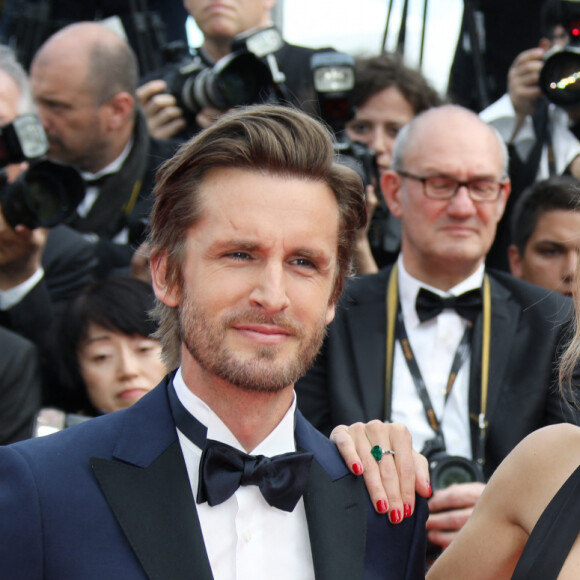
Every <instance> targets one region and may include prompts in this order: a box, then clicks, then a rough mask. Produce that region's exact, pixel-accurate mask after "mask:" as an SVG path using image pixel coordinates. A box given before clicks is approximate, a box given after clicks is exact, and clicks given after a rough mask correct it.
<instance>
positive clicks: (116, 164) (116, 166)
mask: <svg viewBox="0 0 580 580" xmlns="http://www.w3.org/2000/svg"><path fill="white" fill-rule="evenodd" d="M132 147H133V137H131V139H129V141H128V142H127V145H125V148H124V149H123V151H122V152H121V155H119V157H117V159H115V160H114V161H111V163H109V165H107V166H106V167H103V169H101V170H100V171H97V172H96V173H89V172H88V171H81V176H82V178H83V179H84V180H85V181H94V180H95V179H99V177H103V175H109V174H110V173H117V172H118V171H119V170H120V169H121V167H122V166H123V163H125V159H127V157H128V156H129V153H130V152H131V148H132Z"/></svg>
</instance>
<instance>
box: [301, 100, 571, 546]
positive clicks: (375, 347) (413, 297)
mask: <svg viewBox="0 0 580 580" xmlns="http://www.w3.org/2000/svg"><path fill="white" fill-rule="evenodd" d="M382 191H383V193H384V196H385V200H386V202H387V204H388V206H389V209H390V211H391V212H392V213H393V215H395V216H397V217H400V218H401V219H402V249H401V253H400V255H399V258H398V262H397V264H396V267H393V268H388V269H385V270H382V271H380V272H379V273H378V274H373V275H369V276H363V277H360V278H357V279H355V280H353V281H352V282H351V283H349V284H348V286H347V289H346V291H345V294H344V295H343V298H342V299H341V304H340V305H339V307H338V313H337V317H336V319H335V321H334V322H333V323H332V324H331V325H330V327H329V333H328V338H327V339H326V341H325V343H324V345H323V347H322V350H321V353H320V355H319V357H318V359H317V361H316V363H315V365H314V366H313V367H312V368H311V369H310V370H309V372H308V373H307V374H306V376H305V377H304V378H303V379H301V380H300V381H299V382H298V383H297V386H296V389H297V394H298V403H299V407H300V409H301V411H302V412H303V413H304V414H305V416H306V417H307V418H308V419H309V420H310V421H311V422H312V423H313V424H314V425H315V426H316V427H318V428H319V429H321V430H322V431H323V432H329V431H330V429H332V427H334V426H335V425H337V424H339V423H346V424H350V423H353V422H355V421H369V420H371V419H380V420H383V421H389V420H395V421H401V422H403V423H404V424H405V425H406V426H407V427H408V428H409V429H410V431H411V434H412V436H413V444H414V446H415V449H416V450H418V451H420V450H423V448H424V447H425V446H426V445H428V447H431V448H432V446H433V445H434V444H435V443H437V444H438V445H439V446H440V447H441V446H444V447H443V448H444V449H446V451H447V453H449V454H450V455H454V456H461V457H464V458H468V459H470V460H476V461H477V462H478V463H479V464H480V465H481V466H482V467H483V472H484V475H485V477H489V475H490V474H491V473H492V472H493V470H494V469H495V468H496V467H497V465H498V464H499V463H500V461H501V460H502V459H503V458H504V457H505V456H506V455H507V454H508V452H509V451H510V450H511V449H512V448H513V447H514V446H515V445H516V444H517V443H518V442H519V441H520V440H521V439H522V438H523V437H524V436H525V435H527V434H528V433H530V432H531V431H533V430H535V429H537V428H539V427H541V426H543V425H546V424H549V423H556V422H561V421H568V420H573V419H574V418H573V416H572V414H571V413H570V412H568V410H567V409H566V405H565V404H564V403H563V402H562V400H561V398H560V397H559V394H558V392H557V387H556V361H557V358H558V353H559V348H560V345H561V342H562V339H563V338H564V336H565V335H566V331H567V329H568V324H569V322H570V320H571V317H572V304H571V301H570V300H569V299H568V298H567V297H564V296H561V295H559V294H555V293H553V292H549V291H547V290H546V289H540V288H539V287H537V286H534V285H531V284H528V283H525V282H522V281H520V280H517V279H515V278H513V277H511V276H509V275H507V274H503V273H494V272H492V271H489V272H487V271H486V270H485V267H484V259H485V256H486V253H487V251H488V249H489V247H490V246H491V243H492V241H493V238H494V234H495V231H496V226H497V223H498V221H499V219H500V218H501V216H502V213H503V210H504V208H505V204H506V201H507V198H508V195H509V193H510V182H509V179H507V155H506V151H505V146H504V145H503V143H502V142H501V140H500V139H499V138H498V136H497V135H496V133H495V132H494V131H493V130H492V129H491V128H489V127H488V126H487V125H486V124H485V123H483V121H481V120H480V119H478V117H477V116H476V115H475V114H473V113H471V112H470V111H468V110H466V109H462V108H460V107H457V106H451V105H448V106H443V107H438V108H435V109H431V110H430V111H427V112H425V113H423V114H421V115H419V116H418V117H416V118H415V119H414V120H413V121H411V122H410V123H409V125H407V126H406V127H405V128H404V129H403V130H402V131H401V132H400V133H399V136H398V137H397V142H396V145H395V151H394V155H393V165H392V170H390V171H388V172H386V173H385V174H384V175H383V177H382ZM464 293H467V296H465V297H464V298H462V299H461V300H460V302H462V304H459V305H458V306H457V307H456V308H457V309H455V308H453V305H451V304H449V303H441V300H440V297H442V298H447V297H449V296H459V295H461V294H464ZM433 294H435V296H433ZM437 302H439V305H437ZM488 349H489V350H488ZM428 442H429V443H428ZM482 479H483V478H482ZM434 489H435V485H434ZM483 489H484V484H483V483H479V482H477V481H475V482H470V483H462V484H460V485H457V486H453V487H449V488H447V489H440V490H436V491H435V493H434V495H433V497H432V498H431V500H430V509H431V516H430V518H429V522H428V529H429V539H430V540H431V541H432V542H434V543H436V544H438V545H440V546H443V547H444V546H446V545H448V543H449V542H450V541H451V540H452V538H453V537H454V536H455V533H456V531H457V530H458V529H459V528H460V527H461V526H462V525H463V523H464V522H465V520H466V519H467V517H468V515H469V513H470V512H471V508H472V506H473V505H474V503H475V501H476V500H477V498H478V497H479V495H480V494H481V492H482V491H483Z"/></svg>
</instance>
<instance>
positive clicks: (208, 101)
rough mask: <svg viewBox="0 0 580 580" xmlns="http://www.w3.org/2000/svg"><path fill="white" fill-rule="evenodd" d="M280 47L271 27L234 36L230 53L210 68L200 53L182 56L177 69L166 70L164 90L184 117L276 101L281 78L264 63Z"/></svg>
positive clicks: (275, 31) (274, 30)
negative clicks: (173, 98)
mask: <svg viewBox="0 0 580 580" xmlns="http://www.w3.org/2000/svg"><path fill="white" fill-rule="evenodd" d="M282 45H283V40H282V36H281V35H280V32H279V31H278V30H277V29H276V28H275V27H273V26H269V27H266V28H261V29H258V30H254V31H251V32H249V33H243V34H240V35H238V36H236V37H235V38H234V39H233V41H232V52H231V53H230V54H227V55H226V56H224V57H223V58H221V59H220V60H218V61H217V62H216V63H215V64H214V65H213V66H209V65H208V64H207V63H206V62H205V61H204V60H203V59H202V58H201V56H200V55H199V54H197V55H195V56H194V57H193V59H192V58H191V57H190V56H189V55H187V56H185V57H184V56H182V57H181V61H180V62H178V63H177V66H175V64H174V65H172V66H168V67H167V68H166V74H165V76H164V80H165V82H166V83H167V91H168V92H169V93H171V94H172V95H173V96H174V97H175V99H176V100H177V104H178V106H179V107H180V108H181V109H183V110H184V111H185V112H186V114H189V115H195V114H197V113H198V112H199V111H200V110H201V109H203V108H205V107H212V108H214V109H218V110H221V111H226V110H227V109H230V108H232V107H236V106H242V105H251V104H254V103H268V102H277V101H278V98H277V94H276V91H277V87H278V85H279V84H280V83H283V82H284V76H283V75H282V74H281V73H280V72H279V71H277V69H276V65H273V67H274V72H273V71H272V68H271V67H270V66H269V65H268V64H266V62H265V60H264V59H266V61H267V59H268V56H269V55H272V54H273V53H274V52H276V51H277V50H279V49H280V48H281V47H282Z"/></svg>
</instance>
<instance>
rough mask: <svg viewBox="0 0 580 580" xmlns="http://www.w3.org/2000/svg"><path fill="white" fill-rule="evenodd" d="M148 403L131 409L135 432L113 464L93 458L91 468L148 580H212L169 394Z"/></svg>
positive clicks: (159, 392)
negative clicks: (171, 410)
mask: <svg viewBox="0 0 580 580" xmlns="http://www.w3.org/2000/svg"><path fill="white" fill-rule="evenodd" d="M166 385H167V380H166V381H165V387H166ZM147 399H148V401H145V400H143V403H145V404H144V405H140V404H139V403H137V405H136V406H134V407H133V408H132V409H130V411H131V415H132V417H131V429H130V430H129V429H125V430H123V431H122V432H121V437H120V438H119V442H118V444H117V447H116V449H115V451H114V453H113V457H114V458H113V459H102V458H95V457H93V458H91V460H90V463H91V467H92V469H93V472H94V474H95V476H96V478H97V480H98V482H99V485H100V487H101V490H102V492H103V495H104V496H105V498H106V500H107V502H108V503H109V505H110V507H111V510H112V511H113V513H114V514H115V517H116V519H117V521H118V522H119V525H120V526H121V528H122V529H123V532H124V534H125V536H126V537H127V539H128V541H129V543H130V545H131V547H132V548H133V551H134V552H135V554H136V556H137V558H138V559H139V561H140V563H141V565H142V566H143V568H144V570H145V571H146V573H147V575H148V577H149V578H151V579H158V580H167V579H168V578H171V580H186V579H187V580H190V579H191V578H192V577H195V578H196V580H211V579H212V578H213V576H212V573H211V568H210V565H209V561H208V558H207V554H206V551H205V546H204V541H203V535H202V532H201V527H200V524H199V519H198V517H197V511H196V507H195V501H194V499H193V495H192V492H191V486H190V484H189V477H188V474H187V469H186V467H185V462H184V459H183V455H182V453H181V447H180V445H179V441H178V439H177V435H176V432H175V426H174V424H173V419H172V418H171V414H170V412H169V407H168V403H167V392H166V388H161V387H160V388H157V389H156V390H155V391H154V392H153V393H151V394H150V395H148V397H147Z"/></svg>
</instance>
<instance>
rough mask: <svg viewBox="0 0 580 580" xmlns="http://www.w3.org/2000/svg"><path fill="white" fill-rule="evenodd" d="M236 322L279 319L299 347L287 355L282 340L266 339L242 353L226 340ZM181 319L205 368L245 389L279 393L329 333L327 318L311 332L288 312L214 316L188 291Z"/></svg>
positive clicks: (187, 341) (192, 351) (184, 339)
mask: <svg viewBox="0 0 580 580" xmlns="http://www.w3.org/2000/svg"><path fill="white" fill-rule="evenodd" d="M237 322H244V323H250V324H276V325H278V326H279V327H281V328H283V329H285V330H286V331H288V332H289V333H290V335H291V336H292V337H293V339H294V340H295V341H296V342H297V344H298V346H297V349H296V350H295V352H294V353H293V354H291V355H289V356H285V355H282V354H281V351H282V347H280V346H278V345H262V346H259V347H257V348H256V350H255V354H254V355H253V356H251V357H250V356H248V355H242V356H240V354H238V353H236V352H235V351H233V350H232V349H231V348H229V347H227V346H226V345H225V340H226V334H227V331H228V329H229V328H231V327H232V325H233V324H235V323H237ZM179 324H180V333H181V340H182V342H183V344H184V345H185V347H186V348H187V350H188V352H189V354H191V356H192V357H193V358H194V359H195V361H196V362H197V363H198V364H199V365H200V367H201V368H202V369H204V370H205V371H206V372H209V373H212V374H214V375H216V376H217V377H219V378H220V379H222V380H225V381H227V382H229V383H231V384H233V385H236V386H237V387H240V388H241V389H244V390H247V391H253V392H261V393H276V392H278V391H281V390H282V389H284V388H286V387H288V386H290V385H292V384H294V383H295V382H296V381H297V380H298V379H299V378H300V377H301V376H302V375H303V374H304V373H305V372H306V371H307V370H308V368H309V367H310V366H311V364H312V363H313V362H314V359H315V358H316V355H317V354H318V351H319V350H320V347H321V345H322V341H323V340H324V337H325V336H326V321H325V320H324V319H322V320H321V321H320V323H319V324H317V325H316V328H314V330H313V332H312V334H311V335H310V336H306V332H305V331H304V330H303V328H302V327H300V326H299V325H297V324H296V323H295V322H293V321H291V320H289V319H288V317H287V316H285V315H281V316H275V317H273V318H269V317H265V316H263V315H261V314H259V313H256V312H251V311H248V312H243V313H237V314H231V315H229V316H227V317H225V318H222V319H219V320H211V319H208V317H207V316H206V315H205V314H204V313H203V312H202V311H201V309H200V308H198V307H197V306H196V305H195V304H194V301H193V300H192V299H191V297H190V296H189V295H186V296H185V297H184V302H183V305H182V306H181V308H180V312H179Z"/></svg>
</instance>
